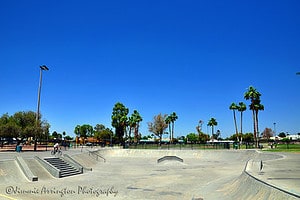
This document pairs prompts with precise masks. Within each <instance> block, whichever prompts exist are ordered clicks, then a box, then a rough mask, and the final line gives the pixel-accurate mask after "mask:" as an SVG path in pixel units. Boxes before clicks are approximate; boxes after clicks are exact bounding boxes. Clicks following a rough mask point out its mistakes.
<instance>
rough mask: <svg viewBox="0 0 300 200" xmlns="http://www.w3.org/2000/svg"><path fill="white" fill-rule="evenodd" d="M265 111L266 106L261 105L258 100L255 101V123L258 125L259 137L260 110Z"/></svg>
mask: <svg viewBox="0 0 300 200" xmlns="http://www.w3.org/2000/svg"><path fill="white" fill-rule="evenodd" d="M264 109H265V107H264V105H262V104H261V103H260V100H259V99H258V100H256V101H255V104H254V111H255V120H256V121H255V123H256V133H257V137H258V136H259V130H258V112H259V111H260V110H264Z"/></svg>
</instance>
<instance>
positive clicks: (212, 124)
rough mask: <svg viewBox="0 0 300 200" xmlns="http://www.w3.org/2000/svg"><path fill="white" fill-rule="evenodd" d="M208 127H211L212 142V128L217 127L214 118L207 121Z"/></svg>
mask: <svg viewBox="0 0 300 200" xmlns="http://www.w3.org/2000/svg"><path fill="white" fill-rule="evenodd" d="M207 125H208V126H211V137H212V140H214V126H217V125H218V122H217V121H216V119H215V118H211V119H210V120H209V121H208V124H207Z"/></svg>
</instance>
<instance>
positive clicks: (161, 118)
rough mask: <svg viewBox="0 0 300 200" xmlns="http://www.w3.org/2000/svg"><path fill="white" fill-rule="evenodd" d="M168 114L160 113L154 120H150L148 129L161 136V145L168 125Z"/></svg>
mask: <svg viewBox="0 0 300 200" xmlns="http://www.w3.org/2000/svg"><path fill="white" fill-rule="evenodd" d="M166 118H167V115H166V114H164V115H162V114H158V115H156V116H154V118H153V122H148V129H149V131H150V132H151V133H154V134H155V135H156V136H158V137H159V144H160V145H161V140H162V135H163V134H164V131H165V129H166V128H167V127H168V124H167V123H166Z"/></svg>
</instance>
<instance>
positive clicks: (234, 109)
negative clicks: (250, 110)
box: [229, 103, 239, 141]
mask: <svg viewBox="0 0 300 200" xmlns="http://www.w3.org/2000/svg"><path fill="white" fill-rule="evenodd" d="M229 109H230V110H232V111H233V121H234V127H235V134H236V137H237V139H238V141H239V137H238V134H239V132H238V127H237V123H236V116H235V111H236V110H237V109H238V106H237V105H236V104H235V103H232V104H231V105H230V106H229Z"/></svg>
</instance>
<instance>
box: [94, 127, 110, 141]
mask: <svg viewBox="0 0 300 200" xmlns="http://www.w3.org/2000/svg"><path fill="white" fill-rule="evenodd" d="M112 134H113V132H112V131H111V130H110V129H109V128H106V127H105V126H104V125H103V124H97V125H96V126H95V127H94V137H95V138H96V139H98V140H100V141H106V142H107V141H110V139H111V136H112Z"/></svg>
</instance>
